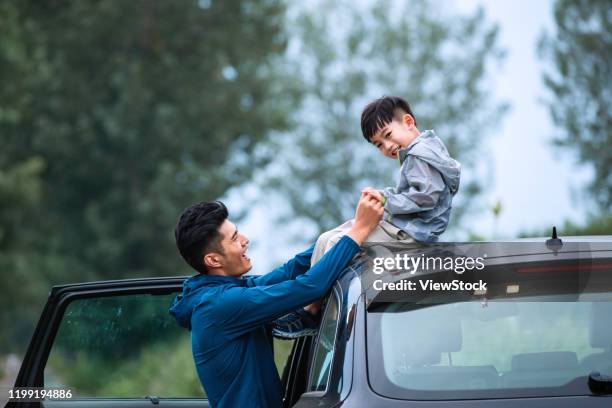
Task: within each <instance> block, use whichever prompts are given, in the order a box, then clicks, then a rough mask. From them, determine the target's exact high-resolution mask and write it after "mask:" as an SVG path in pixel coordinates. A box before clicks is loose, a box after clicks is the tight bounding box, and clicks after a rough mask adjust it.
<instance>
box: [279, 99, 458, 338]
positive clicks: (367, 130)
mask: <svg viewBox="0 0 612 408" xmlns="http://www.w3.org/2000/svg"><path fill="white" fill-rule="evenodd" d="M361 131H362V133H363V137H364V138H365V139H366V140H367V141H368V142H370V143H372V144H373V145H374V146H375V147H376V148H377V149H378V150H379V151H380V152H381V153H382V154H383V155H384V156H385V157H388V158H390V159H394V160H397V161H398V163H399V164H400V176H399V182H398V184H397V186H396V187H387V188H385V189H383V190H375V189H372V188H366V189H365V191H367V192H369V193H370V194H372V195H374V196H376V197H377V198H378V199H379V200H381V201H382V203H383V205H384V208H385V217H384V219H383V220H382V221H381V222H380V223H379V225H378V227H377V228H376V229H375V230H374V231H373V232H372V233H371V234H370V236H368V239H367V241H366V242H391V241H403V242H415V241H416V242H426V243H430V242H436V241H437V240H438V237H439V236H440V235H441V234H442V233H443V232H444V231H445V230H446V227H447V226H448V221H449V217H450V212H451V203H452V199H453V196H454V195H455V194H456V193H457V190H458V189H459V179H460V176H461V165H460V164H459V162H457V161H456V160H455V159H453V158H452V157H450V155H449V153H448V150H447V149H446V146H444V143H442V140H440V138H438V136H437V135H436V134H435V132H434V131H433V130H426V131H424V132H422V133H421V132H420V131H419V129H418V128H417V123H416V119H415V118H414V114H413V113H412V110H411V109H410V106H409V105H408V103H407V102H406V101H405V100H404V99H402V98H400V97H397V96H385V97H382V98H379V99H377V100H375V101H373V102H371V103H369V104H368V105H367V106H366V107H365V108H364V109H363V112H362V114H361ZM352 223H353V220H349V221H347V222H345V223H344V224H342V225H340V226H338V227H336V228H334V229H332V230H330V231H327V232H324V233H323V234H321V236H319V238H318V239H317V243H316V245H315V249H314V252H313V255H312V258H311V265H314V264H315V263H316V262H317V261H318V260H319V259H320V258H321V257H322V256H323V254H324V253H325V252H327V251H328V250H329V249H330V248H331V247H332V246H333V245H334V244H335V243H336V242H337V241H338V240H340V238H341V237H342V236H343V235H345V234H346V231H348V230H349V229H350V228H351V226H352ZM319 307H320V304H319V303H318V302H315V303H313V304H311V305H308V306H306V307H305V310H298V311H296V312H292V313H290V314H289V315H286V316H284V317H283V318H281V319H279V320H278V321H277V322H276V323H275V328H274V332H275V335H278V336H280V337H296V336H299V335H305V334H310V333H312V332H314V329H313V327H312V326H313V322H312V321H313V320H314V319H313V318H312V315H313V314H316V313H317V312H318V309H319ZM315 327H316V325H315Z"/></svg>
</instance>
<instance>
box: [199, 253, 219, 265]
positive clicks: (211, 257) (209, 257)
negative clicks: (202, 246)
mask: <svg viewBox="0 0 612 408" xmlns="http://www.w3.org/2000/svg"><path fill="white" fill-rule="evenodd" d="M202 263H203V264H204V266H206V268H219V267H220V266H221V259H220V258H219V254H217V253H215V252H209V253H207V254H206V255H204V259H202Z"/></svg>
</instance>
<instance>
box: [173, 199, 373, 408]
mask: <svg viewBox="0 0 612 408" xmlns="http://www.w3.org/2000/svg"><path fill="white" fill-rule="evenodd" d="M382 215H383V206H382V204H381V203H380V201H379V200H378V199H377V198H376V197H375V196H374V195H372V194H369V193H366V192H364V193H362V195H361V199H360V200H359V204H358V205H357V210H356V213H355V224H354V226H353V227H352V228H351V229H350V230H349V231H348V232H347V234H346V236H345V237H343V238H342V239H340V241H338V243H337V244H336V245H335V246H334V247H333V248H332V249H331V250H330V251H329V252H328V253H326V254H325V255H324V256H323V258H321V260H320V261H319V262H318V263H317V264H316V265H314V266H313V267H312V268H310V258H311V255H312V250H313V247H310V248H309V249H308V250H306V251H304V252H302V253H300V254H298V255H296V256H295V257H294V258H293V259H291V260H290V261H288V262H287V263H286V264H284V265H283V266H281V267H279V268H277V269H275V270H274V271H272V272H270V273H268V274H266V275H262V276H256V277H250V278H243V277H242V275H244V274H245V273H246V272H247V271H249V270H250V269H251V260H250V259H249V257H248V256H247V255H246V251H247V248H248V244H249V240H248V239H247V237H245V236H244V235H242V234H241V233H240V232H239V231H238V228H237V227H236V226H235V225H234V224H233V223H232V222H230V221H229V220H228V211H227V208H226V207H225V205H223V203H221V202H219V201H215V202H209V203H206V202H204V203H199V204H195V205H193V206H191V207H189V208H187V209H186V210H185V211H184V212H183V214H181V216H180V219H179V221H178V224H177V226H176V230H175V238H176V244H177V246H178V249H179V252H180V253H181V255H182V256H183V258H184V259H185V261H186V262H187V263H188V264H189V265H191V266H192V267H193V268H194V269H195V270H197V271H198V272H199V274H198V275H195V276H193V277H191V278H189V279H187V280H186V281H185V283H184V285H183V294H182V295H181V296H178V297H177V298H176V299H175V301H174V304H173V305H172V307H171V309H170V313H171V314H172V315H173V316H174V317H175V318H176V320H177V321H178V323H179V324H180V325H181V326H183V327H186V328H188V329H189V330H191V341H192V352H193V358H194V360H195V364H196V369H197V372H198V376H199V378H200V382H201V383H202V386H203V387H204V389H205V391H206V394H207V395H208V399H209V402H210V404H211V407H213V408H223V407H280V406H281V404H282V387H281V382H280V379H279V376H278V373H277V371H276V367H275V365H274V356H273V353H272V349H271V347H270V344H269V342H268V337H267V334H266V330H265V324H266V323H269V322H272V321H273V320H274V319H276V318H278V317H280V316H282V315H284V314H286V313H288V312H290V311H293V310H295V309H297V308H300V307H302V306H304V305H307V304H309V303H311V302H312V301H314V300H315V299H318V298H321V297H323V296H324V295H325V293H326V292H327V291H328V290H329V288H330V287H331V285H332V284H333V283H334V281H335V280H336V279H337V278H338V275H339V274H340V272H341V271H342V270H343V269H344V268H345V267H346V266H347V265H348V263H349V262H350V260H351V259H353V257H354V256H355V255H356V254H357V253H358V252H359V246H360V245H361V244H362V243H363V241H364V240H365V239H366V238H367V236H368V235H369V234H370V232H372V230H373V229H374V228H375V227H376V225H377V224H378V222H379V221H380V219H381V217H382Z"/></svg>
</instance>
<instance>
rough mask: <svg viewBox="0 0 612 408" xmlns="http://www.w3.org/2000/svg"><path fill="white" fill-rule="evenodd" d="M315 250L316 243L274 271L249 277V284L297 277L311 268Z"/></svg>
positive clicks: (257, 284) (268, 282) (265, 284)
mask: <svg viewBox="0 0 612 408" xmlns="http://www.w3.org/2000/svg"><path fill="white" fill-rule="evenodd" d="M313 250H314V245H312V246H311V247H310V248H308V249H307V250H305V251H303V252H300V253H299V254H297V255H296V256H294V257H293V258H292V259H290V260H289V261H287V262H286V263H285V264H284V265H282V266H279V267H278V268H276V269H274V270H273V271H270V272H268V273H266V274H265V275H261V276H254V277H252V278H249V279H248V281H247V286H267V285H273V284H275V283H279V282H282V281H286V280H289V279H295V278H296V277H298V276H299V275H301V274H303V273H305V272H306V271H307V270H308V268H310V258H312V251H313Z"/></svg>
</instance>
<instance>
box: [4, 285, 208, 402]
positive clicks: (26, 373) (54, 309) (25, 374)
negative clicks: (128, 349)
mask: <svg viewBox="0 0 612 408" xmlns="http://www.w3.org/2000/svg"><path fill="white" fill-rule="evenodd" d="M185 278H186V277H184V276H183V277H166V278H142V279H123V280H110V281H101V282H90V283H79V284H71V285H62V286H55V287H53V288H52V289H51V292H50V293H49V298H48V300H47V303H46V304H45V307H44V309H43V312H42V313H41V316H40V319H39V321H38V324H37V325H36V329H35V330H34V334H33V335H32V338H31V341H30V344H29V346H28V349H27V351H26V354H25V356H24V359H23V362H22V364H21V368H20V370H19V374H18V375H17V379H16V380H15V388H17V387H44V368H45V365H46V363H47V359H48V357H49V354H50V351H51V348H52V346H53V342H54V340H55V336H56V335H57V332H58V329H59V326H60V324H61V322H62V319H63V317H64V313H65V311H66V308H67V307H68V305H69V304H70V302H72V301H73V300H77V299H83V298H93V297H97V298H100V297H111V296H117V295H132V294H158V295H162V294H171V293H177V294H178V293H180V292H181V290H182V286H183V282H184V280H185ZM154 398H155V397H150V398H149V400H150V401H151V402H150V403H153V404H155V401H154ZM110 399H111V400H115V399H116V400H125V398H110ZM97 400H105V401H109V399H107V398H98V399H97ZM181 400H182V401H188V400H193V401H197V402H198V403H199V404H202V402H204V401H206V402H207V400H206V399H203V398H193V399H189V398H186V399H184V398H182V399H181ZM12 406H15V407H17V406H18V407H20V408H23V407H28V408H29V407H41V406H42V405H41V404H40V402H29V403H22V402H19V403H13V402H9V403H8V404H7V405H6V407H12Z"/></svg>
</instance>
